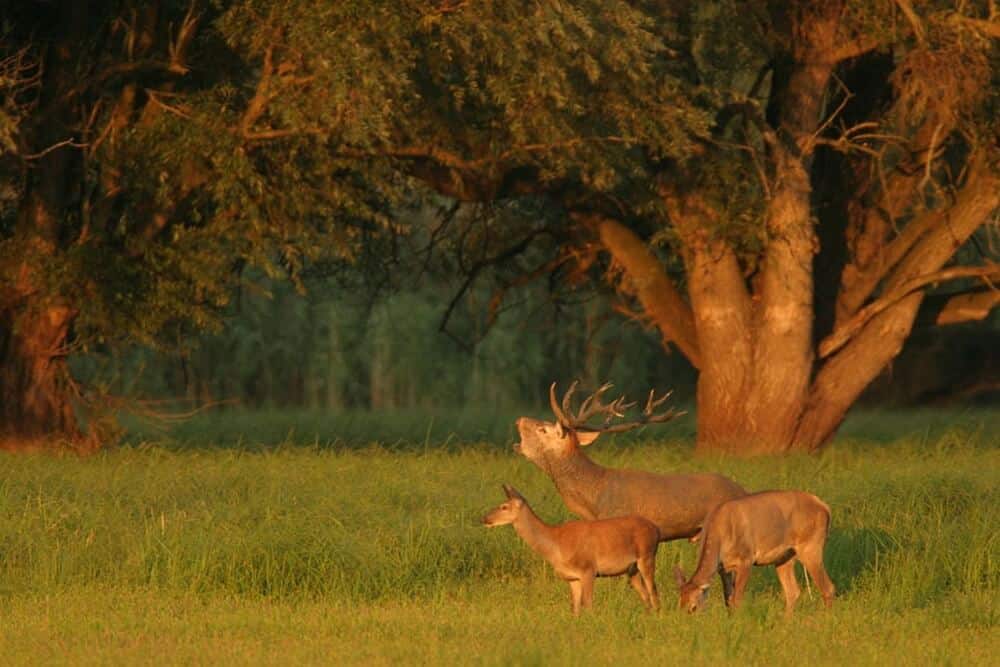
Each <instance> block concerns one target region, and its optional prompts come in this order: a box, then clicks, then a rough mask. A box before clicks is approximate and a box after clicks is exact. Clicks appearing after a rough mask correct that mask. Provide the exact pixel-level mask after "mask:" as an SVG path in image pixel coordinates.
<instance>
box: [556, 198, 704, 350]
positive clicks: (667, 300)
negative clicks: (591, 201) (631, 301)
mask: <svg viewBox="0 0 1000 667" xmlns="http://www.w3.org/2000/svg"><path fill="white" fill-rule="evenodd" d="M573 218H574V219H575V220H577V221H578V222H581V223H583V224H584V225H587V226H589V227H591V228H592V229H594V230H595V231H596V232H597V234H598V236H599V238H600V241H601V244H602V245H603V246H604V247H605V249H607V251H608V252H609V253H610V254H611V257H612V259H613V260H614V262H616V263H617V264H618V265H620V266H621V267H622V268H623V269H624V273H625V276H626V278H627V281H628V287H627V288H626V289H627V291H630V292H632V293H633V294H634V295H635V297H636V298H637V299H638V300H639V303H640V304H642V308H643V310H644V311H645V312H646V313H647V314H648V316H649V318H650V319H651V320H652V321H653V323H655V324H656V327H657V329H659V331H660V335H661V336H662V337H663V341H664V343H667V342H672V343H674V344H675V345H677V347H678V349H680V351H681V353H682V354H684V356H685V357H687V358H688V360H689V361H690V362H691V364H692V365H693V366H694V367H695V368H699V367H700V366H701V353H700V352H699V345H698V336H697V332H696V331H695V325H694V315H693V314H692V312H691V306H690V305H688V303H687V301H685V300H684V297H682V296H681V294H680V292H679V291H678V290H677V288H676V287H675V286H674V284H673V282H672V281H671V280H670V277H669V276H668V275H667V273H666V271H665V270H664V268H663V265H662V264H661V263H660V261H659V260H658V259H657V258H656V256H655V255H653V253H652V252H651V251H650V250H649V248H648V247H647V245H646V243H645V242H643V241H642V239H640V238H639V237H638V236H636V235H635V234H634V233H633V232H632V231H631V230H630V229H628V228H627V227H626V226H625V225H623V224H621V223H620V222H618V221H617V220H613V219H611V218H607V217H603V216H598V215H592V214H580V213H578V214H574V215H573Z"/></svg>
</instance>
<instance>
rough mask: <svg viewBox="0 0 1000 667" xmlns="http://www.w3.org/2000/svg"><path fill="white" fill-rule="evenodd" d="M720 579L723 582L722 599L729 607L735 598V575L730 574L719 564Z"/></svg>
mask: <svg viewBox="0 0 1000 667" xmlns="http://www.w3.org/2000/svg"><path fill="white" fill-rule="evenodd" d="M719 579H720V580H721V581H722V599H723V600H724V601H725V602H726V606H727V607H728V606H729V600H730V599H731V598H732V597H733V573H732V572H728V571H727V570H726V568H724V567H723V566H722V563H719Z"/></svg>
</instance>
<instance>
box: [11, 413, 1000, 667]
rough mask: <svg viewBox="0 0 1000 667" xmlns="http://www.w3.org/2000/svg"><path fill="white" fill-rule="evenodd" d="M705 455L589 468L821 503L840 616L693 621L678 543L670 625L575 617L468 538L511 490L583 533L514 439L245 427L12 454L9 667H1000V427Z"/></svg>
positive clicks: (485, 427)
mask: <svg viewBox="0 0 1000 667" xmlns="http://www.w3.org/2000/svg"><path fill="white" fill-rule="evenodd" d="M338 419H339V420H340V421H338ZM293 427H294V428H293ZM690 433H691V425H690V423H689V422H682V423H680V424H677V425H676V426H671V427H670V428H668V429H663V430H661V431H656V432H655V433H654V432H653V430H652V429H650V430H649V431H647V433H646V434H644V437H646V438H654V439H652V440H649V439H643V438H642V437H640V438H632V439H624V438H619V439H617V440H615V439H610V440H608V441H599V442H598V443H597V444H595V445H594V446H593V448H592V452H591V453H592V455H593V456H594V458H595V459H597V460H599V461H601V462H602V463H604V464H606V465H612V466H628V467H634V468H642V469H648V470H659V471H670V470H674V471H693V470H718V471H720V472H723V473H725V474H728V475H730V476H732V477H733V478H734V479H736V480H738V481H739V482H740V483H742V484H743V485H744V486H746V487H747V488H749V489H764V488H798V489H804V490H808V491H812V492H814V493H816V494H818V495H819V496H820V497H822V498H823V499H824V500H826V501H827V502H828V503H829V505H830V506H831V508H832V510H833V529H832V533H831V536H830V540H829V542H828V543H827V552H826V562H827V569H828V570H829V572H830V575H831V577H832V578H833V580H834V582H835V584H836V585H837V587H838V599H837V601H836V602H835V604H834V608H833V610H832V611H830V612H824V611H823V610H822V609H821V607H822V604H821V601H820V600H819V597H818V594H816V591H815V590H813V591H812V594H810V593H809V592H808V591H807V592H805V594H804V595H803V597H802V599H801V600H800V602H799V606H798V609H797V610H796V614H795V616H794V618H793V619H791V620H790V621H787V622H786V621H785V620H784V619H783V617H782V606H783V603H782V598H781V592H780V588H779V586H778V583H777V579H776V577H775V575H774V572H773V569H756V570H755V571H754V574H753V576H752V578H751V581H750V587H749V591H748V594H747V598H746V601H745V606H744V607H743V608H742V609H741V610H740V611H739V612H737V613H736V614H732V615H730V614H727V613H726V611H725V610H724V609H723V608H722V604H721V593H720V592H719V590H718V585H717V584H713V588H712V591H711V599H712V603H711V604H710V606H709V609H708V610H707V611H706V612H705V613H704V614H700V615H697V616H687V615H682V614H681V613H679V612H676V611H674V609H673V605H674V604H675V602H676V598H675V593H674V588H673V583H672V575H671V570H672V569H673V565H674V564H675V563H680V564H681V565H682V566H683V567H684V568H685V569H686V570H688V571H689V570H690V569H691V567H692V566H693V564H694V560H695V557H696V548H695V547H694V546H693V545H690V544H687V543H683V544H681V543H672V544H668V545H664V546H662V547H661V548H660V555H659V558H658V561H657V563H658V576H657V580H658V583H659V587H660V593H661V597H662V598H663V601H664V605H665V609H664V610H663V611H662V612H661V613H660V614H658V615H653V614H647V613H644V612H643V611H642V609H641V605H640V603H639V600H638V598H637V597H636V596H635V594H634V593H633V592H632V591H631V589H629V588H628V586H627V584H626V583H625V581H624V580H623V579H612V580H600V581H598V584H597V588H596V592H595V608H594V610H593V611H592V612H591V613H589V614H586V615H584V616H583V617H581V618H579V619H574V618H573V617H572V616H571V614H570V611H569V591H568V587H567V586H566V585H565V583H563V582H561V581H559V580H557V579H556V578H555V576H554V575H553V574H552V573H551V572H550V570H549V569H548V566H547V565H546V564H545V563H544V562H542V561H540V560H539V559H538V558H536V557H535V556H533V554H531V552H529V551H528V549H527V548H526V547H525V546H524V545H523V544H521V543H520V541H519V540H518V539H517V537H516V535H515V534H514V532H513V530H511V529H509V528H497V529H494V530H486V529H484V528H482V527H481V526H479V525H478V520H479V517H480V516H481V515H482V514H483V513H484V512H485V511H486V510H487V509H489V508H490V507H492V506H493V505H495V504H497V503H498V502H499V501H500V499H501V492H500V488H499V487H500V483H501V482H504V481H506V482H510V483H513V484H514V485H516V486H517V487H518V488H519V489H520V490H521V491H522V492H523V493H524V494H525V495H526V496H527V497H528V499H529V500H531V501H532V503H533V505H534V507H535V509H536V510H537V511H538V513H539V514H540V515H541V516H543V517H544V518H546V519H547V520H550V521H553V520H560V521H561V520H565V519H567V518H568V517H569V515H568V513H567V511H566V510H565V508H564V507H563V505H562V502H561V500H560V499H559V497H558V495H557V494H556V492H555V489H554V487H553V486H552V484H551V482H550V481H549V480H548V479H547V478H546V477H544V476H543V475H542V473H541V472H540V471H538V470H537V469H536V468H535V467H534V466H532V465H531V464H530V463H528V462H527V461H526V460H523V459H521V458H519V457H517V456H516V455H515V454H514V453H513V452H512V451H511V450H510V448H509V446H508V445H509V443H510V442H512V441H513V428H512V425H511V421H510V419H509V416H501V417H498V416H483V415H478V416H469V417H468V418H467V419H466V420H465V421H462V420H460V419H452V421H450V422H449V421H448V420H447V419H445V418H441V419H439V420H438V421H436V422H435V423H431V422H430V421H429V419H428V418H427V417H426V416H422V415H415V414H414V415H397V416H395V417H393V418H391V419H388V418H376V417H372V416H368V417H365V416H354V417H350V416H348V417H341V418H337V419H334V418H323V417H319V416H315V415H313V416H310V415H288V414H285V415H277V414H271V415H242V416H235V417H230V418H228V419H227V420H224V421H221V422H220V421H217V420H215V421H213V420H210V419H207V418H206V419H201V420H195V421H192V422H190V423H187V424H185V425H183V426H182V427H180V428H178V429H177V430H176V431H174V432H173V433H171V434H161V435H156V434H150V433H149V432H137V435H135V436H134V437H133V438H132V440H131V441H130V442H129V443H128V444H126V445H125V446H123V447H120V448H118V449H115V450H112V451H106V452H103V453H101V454H98V455H95V456H92V457H89V458H85V459H78V458H75V457H70V456H67V457H50V456H40V455H32V456H14V455H9V454H3V455H0V664H46V665H48V664H74V665H77V664H158V665H159V664H234V663H236V664H246V663H251V664H335V663H336V664H342V663H354V664H389V663H396V662H403V663H407V664H413V663H433V664H436V663H452V664H519V665H525V664H528V665H531V664H539V665H542V664H544V665H549V664H557V665H558V664H589V663H595V664H609V663H616V664H674V663H676V662H681V661H684V662H685V663H687V664H720V663H721V664H765V663H766V664H778V665H783V664H796V665H798V664H894V663H909V664H911V665H917V664H919V665H923V664H935V665H936V664H956V665H968V664H994V663H995V662H996V660H997V655H1000V630H998V623H1000V605H998V603H997V601H996V598H997V595H998V593H1000V510H998V506H1000V412H997V411H992V412H991V411H979V412H969V411H965V412H954V411H952V412H932V411H929V412H923V413H919V414H918V413H912V414H896V413H861V414H859V415H856V416H854V417H852V419H851V420H850V422H849V423H848V424H847V425H846V426H845V428H844V429H843V431H842V435H841V437H840V438H839V440H838V441H837V442H836V443H835V444H834V445H833V446H832V447H830V448H829V449H828V450H827V451H826V452H825V453H824V454H823V455H822V456H820V457H792V458H787V459H780V460H774V459H772V460H756V461H731V460H721V461H720V460H710V459H692V458H691V456H690V454H691V443H690ZM373 440H378V441H380V442H381V443H382V444H377V443H374V442H372V441H373ZM275 443H279V444H275ZM800 581H801V571H800Z"/></svg>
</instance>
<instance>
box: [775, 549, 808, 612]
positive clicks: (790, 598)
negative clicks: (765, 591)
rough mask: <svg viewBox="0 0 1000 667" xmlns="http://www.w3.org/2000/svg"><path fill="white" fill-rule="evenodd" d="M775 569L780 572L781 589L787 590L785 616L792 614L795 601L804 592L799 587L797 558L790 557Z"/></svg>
mask: <svg viewBox="0 0 1000 667" xmlns="http://www.w3.org/2000/svg"><path fill="white" fill-rule="evenodd" d="M774 571H775V572H777V573H778V581H779V582H781V589H782V590H783V591H784V592H785V616H786V617H788V616H791V615H792V611H793V610H794V609H795V602H796V601H797V600H798V599H799V594H800V593H801V592H802V591H801V590H800V589H799V582H798V581H797V580H796V579H795V559H794V558H789V559H788V560H787V561H785V562H784V563H782V564H781V565H778V566H777V567H775V568H774Z"/></svg>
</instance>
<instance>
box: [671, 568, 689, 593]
mask: <svg viewBox="0 0 1000 667" xmlns="http://www.w3.org/2000/svg"><path fill="white" fill-rule="evenodd" d="M686 579H687V577H685V576H684V570H682V569H681V567H680V565H674V581H675V582H677V588H680V587H681V586H683V585H684V581H685V580H686Z"/></svg>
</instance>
